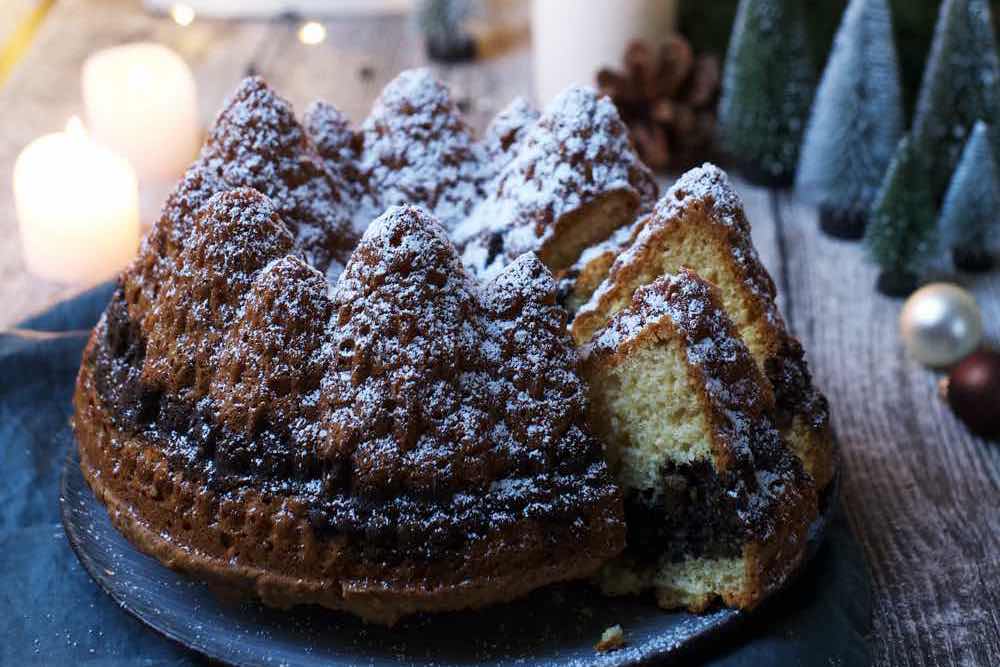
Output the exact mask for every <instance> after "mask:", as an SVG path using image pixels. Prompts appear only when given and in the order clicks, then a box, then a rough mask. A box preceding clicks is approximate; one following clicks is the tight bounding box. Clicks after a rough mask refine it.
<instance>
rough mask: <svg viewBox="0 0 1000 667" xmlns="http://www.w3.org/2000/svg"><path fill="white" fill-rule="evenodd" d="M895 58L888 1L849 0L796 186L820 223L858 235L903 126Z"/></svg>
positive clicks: (843, 235)
mask: <svg viewBox="0 0 1000 667" xmlns="http://www.w3.org/2000/svg"><path fill="white" fill-rule="evenodd" d="M903 123H904V120H903V101H902V90H901V86H900V81H899V64H898V61H897V57H896V47H895V44H894V42H893V37H892V18H891V13H890V10H889V5H888V2H887V0H851V3H850V5H848V7H847V10H846V11H845V12H844V16H843V19H842V20H841V24H840V28H839V30H838V31H837V36H836V38H835V40H834V43H833V50H832V52H831V55H830V58H829V60H828V61H827V65H826V69H825V70H824V72H823V78H822V80H821V81H820V85H819V89H818V91H817V93H816V100H815V101H814V103H813V111H812V116H811V118H810V121H809V126H808V128H807V130H806V134H805V140H804V142H803V145H802V157H801V160H800V162H799V171H798V176H797V179H796V187H797V189H798V190H799V192H800V193H801V194H802V195H803V196H804V197H806V198H807V199H810V200H811V201H813V202H814V203H816V204H817V205H818V206H819V214H820V225H821V227H822V229H823V230H824V231H825V232H827V233H828V234H830V235H832V236H836V237H840V238H853V239H857V238H861V237H862V235H863V234H864V227H865V220H866V218H867V215H868V210H869V208H870V207H871V204H872V202H873V201H874V199H875V195H876V193H877V192H878V188H879V185H880V184H881V182H882V178H883V176H884V175H885V170H886V168H887V167H888V166H889V162H890V161H891V160H892V156H893V153H894V152H895V150H896V146H897V145H898V144H899V139H900V137H901V136H902V133H903Z"/></svg>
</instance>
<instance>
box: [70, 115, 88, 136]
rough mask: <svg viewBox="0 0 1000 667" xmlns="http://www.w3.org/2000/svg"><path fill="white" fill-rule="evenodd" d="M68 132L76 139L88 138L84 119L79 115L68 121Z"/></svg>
mask: <svg viewBox="0 0 1000 667" xmlns="http://www.w3.org/2000/svg"><path fill="white" fill-rule="evenodd" d="M66 134H68V135H69V136H70V137H72V138H74V139H86V138H87V128H85V127H84V126H83V121H82V120H80V117H79V116H71V117H70V119H69V120H68V121H66Z"/></svg>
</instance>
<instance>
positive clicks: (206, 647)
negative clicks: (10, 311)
mask: <svg viewBox="0 0 1000 667" xmlns="http://www.w3.org/2000/svg"><path fill="white" fill-rule="evenodd" d="M74 470H75V473H76V474H78V475H79V476H80V480H81V481H82V484H83V487H85V488H86V492H87V493H89V494H90V495H91V497H92V499H93V501H94V502H95V503H96V504H97V505H99V506H100V508H101V510H102V511H103V512H105V514H107V507H106V506H105V505H104V504H103V503H101V502H100V500H98V498H97V497H96V495H94V491H93V489H91V488H90V484H89V483H88V482H87V480H86V477H85V476H84V475H83V472H82V471H81V470H80V461H79V450H78V443H77V441H76V438H75V437H72V446H71V447H69V450H68V452H67V454H66V456H65V459H64V462H63V466H62V471H61V474H60V480H59V517H60V521H61V523H62V527H63V533H64V534H65V535H66V539H67V541H68V542H69V544H70V548H71V549H72V551H73V554H74V555H75V556H76V558H77V560H78V561H79V562H80V564H81V565H82V566H83V569H84V571H86V573H87V575H88V576H89V577H90V578H91V580H93V581H94V583H96V584H97V586H98V587H99V588H100V589H101V590H102V591H103V592H104V593H105V594H106V595H107V596H108V597H110V598H111V599H112V600H113V601H114V602H115V603H116V604H117V605H118V607H119V608H120V609H122V610H124V611H125V612H126V613H128V615H129V616H131V617H132V618H134V619H136V620H138V621H139V622H140V623H142V624H143V626H145V627H147V628H149V629H151V630H153V631H154V632H155V633H156V634H158V635H159V636H161V637H164V638H166V639H168V640H169V641H171V642H173V643H174V644H176V645H178V646H180V647H182V648H184V649H186V650H188V651H191V652H193V653H195V654H197V655H199V656H202V657H205V658H208V659H210V660H214V661H218V662H219V663H220V664H225V665H232V666H233V667H247V666H251V665H256V664H259V663H253V662H234V661H233V658H232V656H231V655H229V654H222V653H220V652H218V651H217V650H215V649H214V648H213V646H214V644H212V643H207V642H198V640H197V639H191V638H189V637H188V636H187V635H184V634H183V633H178V632H175V631H173V630H172V629H171V628H170V627H169V626H167V625H166V624H163V623H158V622H157V617H156V616H149V615H146V614H143V613H141V612H140V610H138V609H136V608H135V607H134V606H133V605H131V604H129V603H128V601H127V600H126V599H124V598H122V597H121V596H119V595H118V594H117V592H116V591H115V590H114V589H112V588H111V587H110V586H109V585H108V584H107V582H106V580H105V578H104V577H103V576H101V573H99V572H98V571H97V569H98V568H97V564H96V562H95V561H94V560H93V558H92V557H90V556H89V555H88V554H85V553H84V549H83V546H82V543H83V539H82V538H81V537H80V535H79V534H78V532H77V526H76V523H75V522H74V521H73V520H72V519H71V518H70V513H71V512H72V508H71V506H70V503H69V500H68V488H69V481H70V475H71V474H73V472H72V471H74ZM840 478H841V471H840V469H839V467H838V468H837V469H836V470H835V472H834V476H833V478H832V479H831V481H830V483H829V484H828V485H827V487H826V488H825V489H824V490H823V492H822V495H821V498H820V510H819V513H818V514H817V517H816V519H815V520H814V521H813V522H812V523H811V524H810V526H809V531H808V543H807V550H806V554H805V557H804V558H803V559H802V562H801V563H799V565H798V566H797V567H796V569H795V571H794V572H793V573H792V574H791V576H789V577H788V578H787V579H786V580H785V581H784V582H783V583H782V585H781V586H780V587H778V588H776V589H775V590H773V591H771V592H770V593H769V594H768V595H767V597H766V598H764V600H763V601H762V602H761V603H760V604H759V605H758V606H757V607H755V608H754V609H753V610H751V611H746V610H742V609H729V610H728V611H730V612H731V614H729V615H728V616H727V617H725V618H724V619H723V620H722V621H721V622H719V623H718V624H715V625H712V626H709V627H708V628H706V629H705V630H704V631H702V632H701V633H700V634H698V635H696V636H694V637H692V638H690V639H689V640H688V641H686V642H684V643H683V644H681V645H680V646H678V647H676V648H673V649H670V648H663V649H660V650H656V649H654V650H652V651H650V652H648V653H646V654H644V655H639V656H635V655H628V654H624V655H622V659H621V660H620V661H617V662H613V661H612V662H609V663H608V664H610V665H613V667H643V666H646V665H653V664H664V661H666V662H667V663H671V664H672V663H676V661H678V660H680V659H684V658H689V657H691V656H692V655H693V654H694V655H696V654H697V653H698V652H699V651H700V650H701V649H702V648H704V646H705V645H706V643H707V642H709V641H711V640H712V639H716V638H719V637H720V636H730V635H732V634H733V633H735V632H737V631H738V630H739V628H740V627H742V626H744V625H745V624H746V623H747V621H748V620H750V619H751V618H754V617H756V616H757V615H759V614H760V613H761V612H762V611H763V610H765V609H767V608H770V607H771V605H772V604H773V603H774V602H775V601H776V599H778V598H780V596H781V594H782V593H783V592H785V591H786V590H788V589H789V588H790V587H792V586H793V585H794V584H795V582H797V581H798V580H799V578H800V577H801V576H802V574H803V573H804V572H805V570H806V569H807V567H808V565H809V564H810V563H811V562H812V561H813V560H814V559H815V556H816V554H817V553H818V552H819V550H820V548H821V547H822V545H823V543H824V542H825V540H826V529H827V527H828V526H829V524H830V521H831V519H832V517H833V515H834V514H835V513H836V511H837V508H838V506H839V502H840ZM108 519H109V524H110V526H111V529H112V530H114V531H115V532H117V533H118V534H119V535H121V532H120V531H119V530H118V529H117V528H116V527H115V526H114V524H113V522H110V516H109V517H108ZM122 537H123V539H124V542H125V544H127V545H128V548H130V549H131V550H132V551H134V552H135V553H136V554H139V555H141V556H146V557H148V558H150V559H151V560H153V561H154V562H155V563H156V564H157V565H158V566H159V567H161V568H164V569H166V570H168V571H169V572H171V573H174V574H177V575H178V576H181V577H184V578H185V579H191V580H192V581H196V580H195V579H192V578H191V577H188V576H187V575H184V574H183V573H178V572H176V571H175V570H172V569H170V568H169V567H167V566H166V565H164V564H163V563H162V562H160V561H159V560H157V559H156V558H153V557H151V556H148V555H147V554H145V553H144V552H142V551H141V550H139V549H137V548H136V547H135V545H133V544H132V542H131V541H129V540H128V538H126V537H124V536H123V535H122ZM258 604H259V603H258ZM682 613H690V612H682ZM694 615H695V614H692V616H694ZM597 655H600V654H596V653H595V656H597ZM613 656H614V653H606V654H604V657H605V658H609V657H613ZM410 664H419V663H410Z"/></svg>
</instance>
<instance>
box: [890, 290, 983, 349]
mask: <svg viewBox="0 0 1000 667" xmlns="http://www.w3.org/2000/svg"><path fill="white" fill-rule="evenodd" d="M899 330H900V333H901V334H902V336H903V345H904V346H906V351H907V352H908V353H909V354H910V356H911V357H913V358H914V359H916V360H917V361H919V362H920V363H922V364H924V365H925V366H949V365H951V364H953V363H955V362H956V361H959V360H960V359H962V358H964V357H966V356H968V355H969V354H970V353H971V352H972V351H973V350H975V349H976V347H978V346H979V341H980V340H981V339H982V337H983V318H982V315H981V314H980V312H979V305H978V304H977V303H976V299H975V298H974V297H973V296H972V295H971V294H969V292H967V291H966V290H964V289H962V288H961V287H959V286H958V285H952V284H950V283H932V284H930V285H927V286H926V287H922V288H920V289H918V290H917V291H916V292H914V293H913V295H912V296H910V298H909V299H907V300H906V303H905V304H904V305H903V312H902V313H901V314H900V316H899Z"/></svg>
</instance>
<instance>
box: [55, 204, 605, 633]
mask: <svg viewBox="0 0 1000 667" xmlns="http://www.w3.org/2000/svg"><path fill="white" fill-rule="evenodd" d="M191 239H192V240H191V241H190V242H189V243H188V245H187V246H186V247H185V248H184V249H182V250H181V252H180V253H178V254H177V256H176V258H175V267H174V269H173V270H172V271H171V272H170V273H169V277H168V280H167V281H166V282H165V283H164V284H163V285H162V286H161V288H160V289H159V290H158V292H157V294H156V297H155V300H154V301H153V302H152V303H150V304H148V306H147V307H148V310H147V311H146V313H145V315H146V316H145V317H144V319H143V320H142V323H140V322H139V321H136V320H134V319H132V316H131V314H130V312H131V309H130V305H134V304H129V303H128V302H127V300H126V295H127V294H128V293H129V290H128V281H129V280H130V275H129V274H126V275H125V277H124V282H125V285H124V287H123V289H121V290H119V292H118V293H117V294H116V296H115V298H114V299H113V301H112V303H111V304H110V306H109V308H108V310H107V312H106V313H105V316H104V317H103V318H102V320H101V322H100V323H99V325H98V327H97V328H96V329H95V331H94V333H93V335H92V337H91V341H90V344H89V345H88V347H87V350H86V353H85V356H84V363H83V365H82V367H81V373H80V377H79V380H78V386H77V392H76V399H75V400H76V408H77V412H76V416H75V419H74V423H75V427H76V431H77V436H78V439H79V441H80V449H81V464H82V467H83V470H84V474H85V476H86V477H87V479H88V481H89V482H90V483H91V485H92V487H93V488H94V489H95V491H96V492H97V493H98V494H99V495H100V496H101V498H102V499H103V500H105V502H106V503H107V504H108V505H109V507H110V508H111V509H112V516H113V518H114V520H115V522H116V525H118V526H119V527H120V528H121V529H122V530H123V531H124V532H125V533H126V534H127V535H129V536H130V537H132V538H133V539H134V540H135V541H136V543H137V544H138V545H139V546H140V547H141V548H143V549H145V550H147V551H149V552H150V553H153V554H154V555H156V556H158V557H159V558H161V559H162V560H164V561H165V562H167V563H168V564H170V565H173V566H176V567H178V568H180V569H183V570H185V571H189V572H192V573H195V574H198V575H200V576H203V577H206V578H208V579H213V580H220V581H225V582H228V583H229V584H232V585H235V586H236V587H237V588H239V589H241V590H246V591H251V592H255V593H256V594H258V595H260V596H261V597H262V598H263V599H264V601H265V602H268V603H270V604H278V605H289V604H292V603H295V602H318V603H320V604H324V605H326V606H330V607H333V608H341V609H348V610H350V611H353V612H355V613H358V614H360V615H363V616H365V617H366V618H369V619H371V620H376V621H381V622H393V621H394V620H395V619H396V618H398V617H399V616H401V615H405V614H408V613H413V612H415V611H437V610H443V609H458V608H463V607H471V606H479V605H482V604H487V603H489V602H496V601H502V600H507V599H511V598H512V597H515V596H517V595H519V594H521V593H524V592H526V591H528V590H531V589H532V588H535V587H537V586H539V585H542V584H545V583H549V582H553V581H561V580H563V579H566V578H574V577H580V576H585V575H587V574H589V573H591V572H593V571H594V570H595V569H596V568H597V567H598V566H599V565H600V564H601V562H603V561H604V560H606V559H607V558H608V557H609V556H612V555H614V554H615V553H617V551H619V550H620V549H621V548H622V546H623V542H624V525H623V522H622V509H621V498H620V494H619V492H618V490H617V488H616V487H615V485H614V484H613V483H612V482H611V480H610V478H609V476H608V474H607V469H606V464H605V463H604V461H603V458H602V454H601V446H600V444H599V443H598V442H597V441H596V440H595V439H594V438H593V437H592V436H591V435H590V433H589V432H588V430H587V427H586V419H585V417H584V415H585V410H586V394H585V388H584V386H583V383H582V381H581V379H580V378H579V376H578V375H577V373H576V365H577V361H576V354H575V351H574V349H573V346H572V343H571V341H570V340H569V339H568V336H567V335H566V332H565V315H564V314H563V312H562V311H561V309H560V308H559V307H558V306H557V305H556V304H555V285H554V282H553V280H552V277H551V275H550V274H549V273H548V271H547V270H546V269H545V268H544V266H542V265H541V264H540V262H539V261H538V260H537V259H535V258H533V257H531V256H526V257H524V258H522V259H521V260H518V261H517V262H514V263H513V264H511V265H510V266H509V267H508V268H507V269H505V270H504V271H503V272H501V273H500V274H499V275H498V277H497V278H496V280H495V281H494V282H492V283H490V284H489V285H485V286H482V287H480V286H478V285H476V284H475V283H474V282H473V281H472V280H471V279H470V278H469V276H468V275H467V274H466V273H465V270H464V269H463V267H462V266H461V263H460V261H459V258H458V255H457V253H456V251H455V249H454V247H453V246H452V245H451V243H450V242H449V241H448V239H447V237H446V236H445V233H444V230H443V229H442V228H441V227H440V226H439V225H438V224H437V223H436V222H435V221H433V220H432V219H430V218H428V217H427V216H426V215H425V214H423V213H421V212H420V211H418V210H417V209H414V208H398V209H393V210H391V211H389V212H387V213H386V214H385V215H384V216H382V217H381V218H380V219H379V220H377V221H376V222H374V223H373V224H372V226H371V227H370V228H369V230H368V232H366V234H365V236H364V238H363V239H362V242H361V243H360V245H359V247H358V248H357V250H356V251H355V253H354V254H353V256H352V259H351V260H350V261H349V262H348V265H347V267H346V269H345V271H344V274H343V276H342V277H341V279H340V281H339V282H338V283H337V285H336V288H335V290H334V293H333V295H332V297H327V296H326V292H325V289H324V287H325V284H324V280H323V278H322V276H321V275H320V274H318V273H317V272H316V271H314V270H313V269H311V268H309V267H308V266H307V265H305V264H303V263H302V262H301V261H299V260H298V259H296V258H295V257H293V256H291V255H289V254H287V253H288V252H289V251H290V250H291V248H292V245H293V244H292V240H291V236H290V235H289V233H288V231H287V229H286V228H285V227H284V224H283V222H282V221H281V219H280V218H279V217H278V216H277V215H276V213H275V211H274V209H273V207H271V205H270V203H269V202H268V200H267V199H266V198H264V197H263V196H262V195H260V194H258V193H256V192H255V191H252V190H236V191H232V192H228V193H224V194H221V195H216V196H215V197H213V198H212V199H210V200H209V203H208V204H207V205H206V206H205V207H204V208H203V209H201V211H200V212H199V215H198V217H197V219H196V221H195V223H194V226H193V228H192V237H191Z"/></svg>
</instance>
